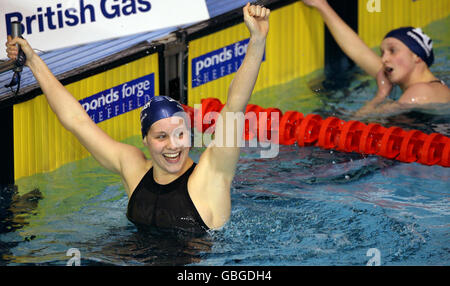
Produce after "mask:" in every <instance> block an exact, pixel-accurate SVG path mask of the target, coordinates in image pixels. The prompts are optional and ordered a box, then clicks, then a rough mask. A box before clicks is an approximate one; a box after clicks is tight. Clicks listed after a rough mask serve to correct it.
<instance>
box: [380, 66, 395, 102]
mask: <svg viewBox="0 0 450 286" xmlns="http://www.w3.org/2000/svg"><path fill="white" fill-rule="evenodd" d="M377 85H378V92H377V96H379V97H387V96H389V94H390V93H391V91H392V88H393V84H392V82H391V81H390V80H389V79H388V78H387V76H386V73H385V70H384V68H382V69H380V70H379V71H378V73H377Z"/></svg>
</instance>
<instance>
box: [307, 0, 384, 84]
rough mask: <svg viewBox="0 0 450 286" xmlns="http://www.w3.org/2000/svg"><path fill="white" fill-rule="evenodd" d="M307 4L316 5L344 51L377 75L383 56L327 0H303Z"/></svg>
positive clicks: (365, 68) (370, 72)
mask: <svg viewBox="0 0 450 286" xmlns="http://www.w3.org/2000/svg"><path fill="white" fill-rule="evenodd" d="M303 2H304V3H305V4H306V5H309V6H311V7H315V8H316V9H317V10H318V11H319V13H320V15H321V16H322V18H323V20H324V22H325V24H326V25H327V27H328V30H330V32H331V34H332V35H333V38H334V39H335V41H336V42H337V43H338V45H339V46H340V47H341V49H342V51H343V52H344V53H345V54H346V55H347V56H348V57H349V58H351V59H352V60H353V61H354V62H355V63H356V64H357V65H358V66H359V67H360V68H362V69H363V70H364V71H365V72H367V73H368V74H369V75H371V76H373V77H375V76H376V74H377V72H378V71H379V70H380V69H381V68H382V62H381V57H379V56H378V55H377V54H376V53H375V52H374V51H373V50H371V49H370V48H369V47H368V46H367V45H366V44H365V43H364V42H363V41H362V40H361V38H360V37H359V36H358V34H357V33H355V31H353V30H352V28H350V27H349V26H348V25H347V24H346V23H345V22H344V21H343V20H342V19H341V18H340V17H339V15H338V14H337V13H336V12H335V11H334V10H333V8H332V7H331V6H330V5H329V4H328V2H327V1H326V0H303Z"/></svg>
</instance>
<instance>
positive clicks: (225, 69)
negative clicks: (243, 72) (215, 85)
mask: <svg viewBox="0 0 450 286" xmlns="http://www.w3.org/2000/svg"><path fill="white" fill-rule="evenodd" d="M249 41H250V39H245V40H242V41H240V42H237V43H234V44H231V45H228V46H226V47H223V48H220V49H217V50H215V51H212V52H209V53H207V54H204V55H201V56H199V57H196V58H194V59H192V62H191V64H192V87H193V88H194V87H197V86H200V85H202V84H205V83H208V82H210V81H213V80H216V79H218V78H221V77H224V76H227V75H229V74H232V73H235V72H237V70H238V69H239V67H240V66H241V64H242V61H243V60H244V57H245V54H246V52H247V46H248V42H249ZM265 60H266V53H265V52H264V56H263V61H265Z"/></svg>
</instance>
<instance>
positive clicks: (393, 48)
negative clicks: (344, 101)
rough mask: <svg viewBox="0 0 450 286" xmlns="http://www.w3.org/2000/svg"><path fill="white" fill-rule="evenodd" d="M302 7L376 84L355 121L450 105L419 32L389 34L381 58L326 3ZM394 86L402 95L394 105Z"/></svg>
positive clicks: (313, 1) (314, 0) (309, 0)
mask: <svg viewBox="0 0 450 286" xmlns="http://www.w3.org/2000/svg"><path fill="white" fill-rule="evenodd" d="M303 3H305V4H306V5H308V6H311V7H314V8H316V9H317V10H318V11H319V13H320V15H321V16H322V18H323V20H324V22H325V24H326V25H327V27H328V29H329V30H330V32H331V34H332V35H333V37H334V39H335V40H336V42H337V43H338V45H339V46H340V47H341V49H342V50H343V51H344V53H345V54H346V55H347V56H348V57H350V58H351V59H352V60H353V61H354V62H355V63H356V64H357V65H358V66H359V67H360V68H362V69H363V70H364V71H365V72H367V73H368V74H369V75H371V76H373V77H375V78H376V80H377V85H378V91H377V94H376V95H375V97H374V98H373V99H372V100H370V101H368V102H367V103H366V104H365V105H364V106H363V107H362V108H361V109H360V110H358V111H357V112H356V114H355V116H356V117H360V118H361V117H366V116H368V115H377V114H394V113H402V112H406V111H410V110H412V109H416V108H420V109H422V110H427V109H428V110H429V111H433V109H435V108H436V105H437V104H439V105H441V104H448V103H450V90H449V88H448V87H447V86H446V85H445V83H444V82H442V81H441V80H439V79H438V78H437V77H435V76H434V75H433V74H432V72H431V71H430V69H429V67H430V66H431V65H432V64H433V61H434V54H433V49H432V46H433V44H432V41H431V39H430V38H429V37H428V36H426V35H425V34H424V33H423V32H422V30H421V29H419V28H416V29H414V28H412V27H405V28H399V29H395V30H392V31H390V32H389V33H388V34H387V35H386V36H385V38H384V39H383V41H382V42H381V46H380V48H381V57H380V56H378V55H377V54H376V53H375V52H374V51H372V50H371V49H370V48H369V47H368V46H367V45H366V44H365V43H364V42H363V41H362V40H361V39H360V38H359V36H358V35H357V34H356V33H355V32H354V31H353V30H352V29H351V28H350V27H349V26H348V25H347V24H346V23H345V22H344V21H343V20H342V19H341V18H340V17H339V16H338V15H337V14H336V12H335V11H334V10H333V8H331V6H330V5H329V4H328V2H327V1H326V0H303ZM394 84H397V85H399V86H400V88H401V89H402V92H403V93H402V95H401V97H400V98H399V99H398V100H397V101H392V100H387V97H388V96H389V94H390V93H391V91H392V88H393V85H394Z"/></svg>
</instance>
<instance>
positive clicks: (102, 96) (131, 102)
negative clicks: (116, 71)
mask: <svg viewBox="0 0 450 286" xmlns="http://www.w3.org/2000/svg"><path fill="white" fill-rule="evenodd" d="M153 96H155V74H154V73H151V74H149V75H146V76H143V77H140V78H137V79H135V80H132V81H129V82H126V83H123V84H120V85H117V86H115V87H112V88H110V89H107V90H104V91H102V92H99V93H97V94H94V95H92V96H89V97H87V98H84V99H82V100H80V101H79V102H80V104H81V105H82V106H83V108H84V110H85V111H86V112H87V114H88V115H89V116H90V117H91V119H92V120H93V121H94V122H95V123H99V122H102V121H105V120H108V119H110V118H113V117H116V116H118V115H121V114H124V113H127V112H129V111H132V110H134V109H136V108H139V107H142V106H144V104H145V103H147V102H148V101H149V100H150V99H151V98H152V97H153Z"/></svg>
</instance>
